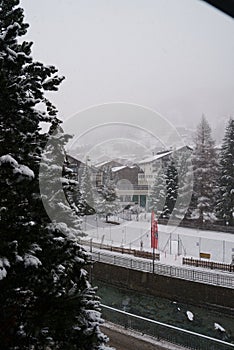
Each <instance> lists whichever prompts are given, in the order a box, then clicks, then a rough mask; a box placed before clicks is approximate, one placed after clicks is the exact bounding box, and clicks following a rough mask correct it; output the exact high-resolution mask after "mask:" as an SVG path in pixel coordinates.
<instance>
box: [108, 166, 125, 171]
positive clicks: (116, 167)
mask: <svg viewBox="0 0 234 350" xmlns="http://www.w3.org/2000/svg"><path fill="white" fill-rule="evenodd" d="M124 168H126V165H122V166H115V167H113V168H112V169H111V171H112V172H113V173H115V172H116V171H119V170H122V169H124Z"/></svg>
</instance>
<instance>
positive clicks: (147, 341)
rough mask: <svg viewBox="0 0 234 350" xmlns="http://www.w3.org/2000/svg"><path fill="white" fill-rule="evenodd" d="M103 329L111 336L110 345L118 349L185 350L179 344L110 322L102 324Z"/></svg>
mask: <svg viewBox="0 0 234 350" xmlns="http://www.w3.org/2000/svg"><path fill="white" fill-rule="evenodd" d="M102 331H103V333H104V334H106V335H107V336H108V337H109V338H110V341H109V343H108V345H109V346H112V347H114V348H115V349H116V350H185V348H182V347H179V346H177V345H174V344H170V343H167V342H165V341H163V342H159V341H157V340H155V339H153V338H151V337H148V336H145V335H142V334H140V333H137V332H133V331H129V330H127V329H125V328H123V327H121V326H117V325H113V324H110V323H108V324H105V325H104V326H102Z"/></svg>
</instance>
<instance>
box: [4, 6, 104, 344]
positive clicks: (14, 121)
mask: <svg viewBox="0 0 234 350" xmlns="http://www.w3.org/2000/svg"><path fill="white" fill-rule="evenodd" d="M18 4H19V1H18V0H4V1H3V0H2V1H1V0H0V66H1V70H0V134H1V138H0V152H1V153H0V185H1V196H0V208H1V211H0V215H1V230H0V232H1V240H0V266H1V270H0V315H1V318H0V344H1V349H9V350H10V349H15V350H16V349H25V350H26V349H38V350H40V349H41V350H42V349H46V348H48V349H65V350H66V349H67V350H68V349H69V350H70V349H80V350H90V349H100V350H101V349H104V348H105V343H106V341H107V338H106V337H105V336H104V335H103V334H102V333H101V332H100V329H99V325H100V323H101V319H100V310H99V300H98V298H97V296H96V294H95V290H94V289H93V288H92V287H91V285H90V284H89V282H88V276H87V268H88V267H89V266H90V264H91V262H90V256H89V254H88V253H87V252H86V251H85V250H84V249H83V248H82V247H81V246H80V245H79V244H78V243H77V238H78V236H79V235H80V234H81V231H80V229H79V220H77V216H76V213H75V208H73V209H71V208H69V205H68V203H67V202H66V201H65V202H64V201H63V200H64V193H63V191H62V187H61V185H64V186H67V185H69V183H68V182H67V181H68V179H66V176H65V177H64V176H63V174H62V170H63V166H62V163H63V158H64V155H63V152H62V150H63V145H64V143H65V142H66V138H67V137H66V136H64V135H62V133H60V132H56V131H55V130H57V128H58V126H59V123H60V122H59V120H58V119H57V118H56V109H55V107H54V106H53V105H52V104H51V103H50V102H49V101H48V100H47V98H46V97H45V91H47V90H51V91H56V90H57V87H58V85H59V84H60V82H61V81H62V80H63V78H60V77H58V76H57V74H56V73H57V70H56V69H55V67H53V66H44V65H43V64H41V63H39V62H34V61H33V60H32V57H31V45H32V44H31V43H28V42H22V43H19V42H18V37H20V36H22V35H24V34H25V33H26V30H27V27H28V25H27V24H24V21H23V20H24V16H23V10H22V9H20V8H19V7H18ZM38 103H40V104H44V105H45V112H42V111H40V110H38V109H37V108H36V105H37V104H38ZM42 121H43V122H48V123H50V124H51V129H50V130H51V131H50V133H45V134H42V133H40V127H39V124H40V122H42ZM49 140H50V142H49V143H48V141H49ZM47 143H48V144H47ZM46 144H47V148H46V151H45V153H44V155H43V149H44V148H45V146H46ZM40 166H41V173H42V179H41V180H42V182H41V183H42V184H44V186H45V188H44V190H43V193H42V196H41V194H40V188H39V168H40ZM54 174H56V178H54ZM57 182H59V184H57ZM44 206H45V207H46V209H47V211H46V210H45V208H44ZM58 213H59V215H58ZM51 217H52V218H53V222H51V220H50V218H51Z"/></svg>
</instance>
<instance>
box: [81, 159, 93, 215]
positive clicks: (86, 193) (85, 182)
mask: <svg viewBox="0 0 234 350" xmlns="http://www.w3.org/2000/svg"><path fill="white" fill-rule="evenodd" d="M79 193H80V195H79V197H78V203H77V205H78V208H79V212H80V214H81V215H91V214H94V213H95V209H94V189H93V185H92V181H91V171H90V167H89V165H88V164H87V161H86V163H85V164H84V167H83V168H82V173H81V176H80V181H79Z"/></svg>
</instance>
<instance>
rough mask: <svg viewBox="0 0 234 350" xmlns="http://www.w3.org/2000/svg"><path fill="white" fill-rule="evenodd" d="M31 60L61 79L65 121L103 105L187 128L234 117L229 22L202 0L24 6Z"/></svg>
mask: <svg viewBox="0 0 234 350" xmlns="http://www.w3.org/2000/svg"><path fill="white" fill-rule="evenodd" d="M21 6H22V7H23V8H24V9H25V15H26V21H27V22H28V23H29V24H30V28H29V32H28V35H27V39H29V40H32V41H34V46H33V56H34V58H35V59H37V60H40V61H42V62H43V63H45V64H54V65H56V66H57V68H58V69H59V72H60V74H61V75H65V77H66V80H65V81H64V82H63V83H62V85H61V88H60V90H59V92H57V93H55V94H53V96H52V98H51V99H52V100H53V102H54V103H55V104H56V105H57V107H58V109H59V116H60V117H61V118H62V119H63V120H66V119H67V118H69V117H70V116H71V115H74V114H75V113H77V112H78V111H79V110H82V109H84V108H87V107H90V106H93V105H96V104H101V103H107V102H117V101H122V102H131V103H136V104H140V105H143V106H146V107H150V108H153V109H154V110H156V111H158V112H159V113H161V114H162V115H164V116H165V117H166V118H168V119H169V121H170V122H172V123H173V124H174V125H184V126H186V127H189V128H191V127H192V128H193V127H195V126H196V125H197V123H198V122H199V120H200V118H201V115H202V113H204V114H205V115H206V117H207V119H208V121H209V122H210V123H211V125H212V127H213V128H216V131H215V132H216V133H217V129H220V130H221V128H222V127H223V125H224V121H225V120H226V119H227V118H228V117H230V116H234V40H233V39H234V22H233V20H232V19H231V18H230V17H228V16H227V15H225V14H223V13H221V12H219V11H218V10H216V9H215V8H213V7H211V6H209V5H207V4H206V3H204V2H202V1H200V0H49V1H48V0H40V1H32V0H22V1H21Z"/></svg>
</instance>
